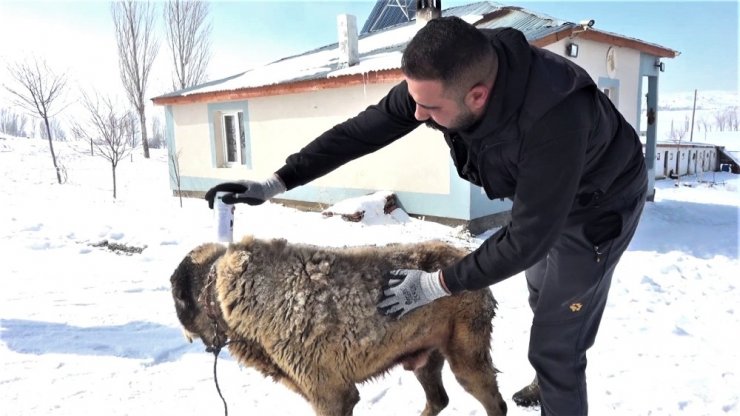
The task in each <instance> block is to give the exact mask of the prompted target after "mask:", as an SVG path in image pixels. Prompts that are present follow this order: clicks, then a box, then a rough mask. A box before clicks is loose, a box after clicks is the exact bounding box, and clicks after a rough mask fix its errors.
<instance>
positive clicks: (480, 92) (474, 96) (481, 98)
mask: <svg viewBox="0 0 740 416" xmlns="http://www.w3.org/2000/svg"><path fill="white" fill-rule="evenodd" d="M490 93H491V89H490V88H488V87H487V86H486V85H484V84H476V85H474V86H473V88H471V89H470V91H468V94H467V95H466V96H465V101H466V103H465V104H466V105H467V106H468V108H469V109H470V110H471V111H472V112H474V113H477V112H478V111H482V110H483V109H484V108H485V107H486V104H487V103H488V97H489V95H490Z"/></svg>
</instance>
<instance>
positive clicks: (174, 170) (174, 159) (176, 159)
mask: <svg viewBox="0 0 740 416" xmlns="http://www.w3.org/2000/svg"><path fill="white" fill-rule="evenodd" d="M168 153H169V156H170V163H169V164H170V180H171V181H172V182H174V183H175V186H176V187H177V196H178V197H180V208H182V182H181V180H180V151H177V152H175V149H168Z"/></svg>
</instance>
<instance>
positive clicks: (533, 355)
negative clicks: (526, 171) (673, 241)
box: [525, 194, 645, 416]
mask: <svg viewBox="0 0 740 416" xmlns="http://www.w3.org/2000/svg"><path fill="white" fill-rule="evenodd" d="M644 204H645V194H642V195H640V196H638V197H633V198H631V200H625V201H621V202H620V203H618V204H610V205H611V207H609V208H602V207H599V206H596V207H593V206H589V207H586V208H584V210H583V211H582V213H581V214H579V215H576V216H574V218H572V219H570V220H569V222H568V224H567V225H566V228H565V230H564V231H563V233H562V235H561V236H560V238H559V239H558V240H557V242H556V243H555V245H554V246H553V247H552V249H550V251H549V252H548V254H547V256H545V258H543V259H542V260H540V261H539V262H538V263H536V264H535V265H534V266H532V267H531V268H529V269H528V270H527V271H526V272H525V275H526V277H527V285H528V286H529V303H530V306H531V307H532V311H533V312H534V319H533V321H532V329H531V334H530V339H529V361H530V363H531V364H532V366H533V367H534V369H535V371H536V372H537V378H538V382H539V386H540V400H541V407H540V408H541V411H542V414H543V415H548V416H551V415H558V416H561V415H562V416H578V415H586V414H588V397H587V393H586V351H587V350H588V349H589V348H590V347H591V346H592V345H593V344H594V339H595V338H596V333H597V331H598V329H599V324H600V322H601V316H602V314H603V312H604V307H605V306H606V301H607V296H608V294H609V286H610V285H611V279H612V274H613V273H614V269H615V267H616V265H617V263H618V262H619V259H620V257H621V256H622V253H624V251H625V250H626V249H627V246H628V245H629V242H630V240H632V236H633V235H634V233H635V229H636V228H637V224H638V222H639V219H640V215H641V213H642V209H643V207H644Z"/></svg>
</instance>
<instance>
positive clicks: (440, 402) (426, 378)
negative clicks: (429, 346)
mask: <svg viewBox="0 0 740 416" xmlns="http://www.w3.org/2000/svg"><path fill="white" fill-rule="evenodd" d="M444 362H445V359H444V357H443V356H442V354H441V353H440V352H439V351H436V350H435V351H432V352H431V353H430V354H429V358H428V359H427V362H426V365H424V366H422V367H419V368H417V369H415V370H414V374H415V375H416V379H417V380H419V383H421V387H423V388H424V394H426V397H427V405H426V407H424V411H423V412H421V416H435V415H437V414H439V412H441V411H442V409H444V408H445V407H447V404H448V403H449V402H450V398H449V397H447V392H446V391H445V388H444V386H443V385H442V366H443V365H444Z"/></svg>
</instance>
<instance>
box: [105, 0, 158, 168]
mask: <svg viewBox="0 0 740 416" xmlns="http://www.w3.org/2000/svg"><path fill="white" fill-rule="evenodd" d="M111 11H112V13H113V23H114V25H115V28H116V40H117V43H118V64H119V69H120V71H121V81H122V82H123V87H124V89H125V90H126V95H127V96H128V99H129V102H130V103H131V105H132V106H133V107H134V108H135V109H136V111H137V113H138V115H139V122H140V123H139V124H140V126H141V143H142V147H143V148H144V157H145V158H149V143H148V141H147V137H146V114H145V108H146V107H145V106H146V100H145V98H144V95H145V93H146V84H147V81H148V80H149V73H150V72H151V69H152V64H153V63H154V58H156V56H157V52H159V42H158V40H157V39H156V37H155V35H154V16H155V9H154V6H153V4H152V3H150V2H148V1H147V2H141V1H132V0H126V1H118V2H114V3H113V4H112V5H111Z"/></svg>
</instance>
